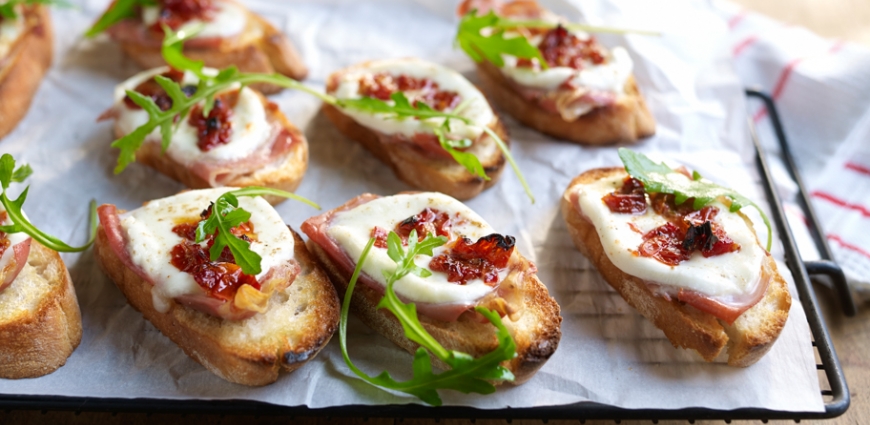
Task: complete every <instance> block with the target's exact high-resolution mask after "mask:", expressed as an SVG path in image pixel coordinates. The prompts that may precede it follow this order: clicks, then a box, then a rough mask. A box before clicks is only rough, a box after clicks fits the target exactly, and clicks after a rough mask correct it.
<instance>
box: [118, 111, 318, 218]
mask: <svg viewBox="0 0 870 425" xmlns="http://www.w3.org/2000/svg"><path fill="white" fill-rule="evenodd" d="M259 97H260V100H261V101H262V102H263V107H264V108H266V114H267V115H266V119H267V120H268V122H270V123H273V122H277V123H279V124H280V125H281V126H282V127H284V128H285V129H286V130H287V131H288V132H289V133H290V134H291V135H292V136H293V145H292V146H291V147H290V151H289V152H288V153H287V155H286V156H285V157H284V159H282V160H281V163H280V164H272V165H271V166H268V167H265V168H262V169H260V170H257V171H255V172H253V173H249V174H245V175H242V176H239V177H237V178H235V179H233V180H231V181H229V182H227V183H226V184H225V186H230V187H248V186H264V187H270V188H274V189H280V190H284V191H287V192H293V191H295V190H296V188H298V187H299V184H300V183H301V182H302V177H303V176H304V175H305V171H306V170H307V169H308V141H307V140H306V139H305V136H304V135H303V134H302V132H301V131H300V130H299V129H298V128H296V126H294V125H293V124H292V123H290V121H289V120H288V119H287V117H286V116H284V114H283V113H281V111H280V110H278V109H277V108H271V107H269V106H268V105H269V101H268V100H266V98H265V97H263V96H262V95H259ZM114 132H115V137H116V138H121V137H123V136H125V134H124V133H123V132H122V131H121V129H120V126H119V125H118V123H117V122H116V123H115V129H114ZM136 161H138V162H141V163H142V164H145V165H147V166H149V167H151V168H154V169H155V170H157V171H159V172H161V173H163V174H165V175H166V176H168V177H169V178H171V179H173V180H176V181H178V182H180V183H182V184H183V185H185V186H187V187H189V188H191V189H207V188H210V187H211V186H210V185H209V183H208V182H207V181H206V180H205V179H203V178H202V177H200V176H198V175H196V174H195V173H193V171H192V170H191V169H190V168H188V167H185V166H184V165H183V164H181V163H179V162H177V161H175V160H173V159H172V158H171V157H170V156H169V155H166V154H164V153H163V151H162V150H161V146H160V143H152V142H146V143H144V144H143V145H142V147H141V148H139V150H138V151H136ZM263 199H265V200H266V201H268V202H269V203H270V204H272V205H277V204H279V203H281V202H284V201H286V200H287V198H283V197H280V196H274V195H265V196H263Z"/></svg>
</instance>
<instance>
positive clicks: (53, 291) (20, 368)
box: [0, 241, 82, 379]
mask: <svg viewBox="0 0 870 425" xmlns="http://www.w3.org/2000/svg"><path fill="white" fill-rule="evenodd" d="M81 340H82V318H81V313H80V312H79V303H78V301H77V299H76V293H75V289H74V288H73V285H72V280H70V276H69V272H68V271H67V269H66V266H65V265H64V263H63V260H61V258H60V255H58V253H57V252H55V251H53V250H51V249H48V248H46V247H45V246H43V245H42V244H40V243H39V242H37V241H31V243H30V255H29V256H28V257H27V264H26V265H25V266H24V268H23V269H22V270H21V272H20V273H19V274H18V276H17V277H16V278H15V280H14V281H13V282H12V284H11V285H9V286H8V287H7V288H6V289H4V290H3V291H2V292H0V341H2V344H0V378H6V379H21V378H35V377H38V376H43V375H47V374H49V373H51V372H54V371H55V370H57V368H59V367H61V366H63V365H64V364H65V363H66V360H67V358H68V357H69V356H70V355H71V354H72V352H73V350H75V349H76V347H78V345H79V342H81Z"/></svg>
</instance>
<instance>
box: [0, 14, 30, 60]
mask: <svg viewBox="0 0 870 425" xmlns="http://www.w3.org/2000/svg"><path fill="white" fill-rule="evenodd" d="M23 12H24V8H23V7H21V5H17V6H16V7H15V13H16V16H15V18H12V19H9V18H0V59H3V58H5V57H6V55H8V54H9V50H10V49H12V45H14V44H15V41H16V40H18V37H21V34H22V33H23V32H24V27H25V22H24V13H23Z"/></svg>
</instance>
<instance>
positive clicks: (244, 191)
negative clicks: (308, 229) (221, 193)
mask: <svg viewBox="0 0 870 425" xmlns="http://www.w3.org/2000/svg"><path fill="white" fill-rule="evenodd" d="M231 193H232V194H233V195H236V196H262V195H275V196H281V197H284V198H288V199H293V200H295V201H299V202H302V203H303V204H306V205H309V206H312V207H314V208H317V209H318V210H319V209H320V205H318V204H316V203H315V202H314V201H311V200H309V199H308V198H305V197H303V196H299V195H297V194H295V193H293V192H287V191H284V190H281V189H273V188H271V187H262V186H248V187H243V188H241V189H237V190H234V191H232V192H231Z"/></svg>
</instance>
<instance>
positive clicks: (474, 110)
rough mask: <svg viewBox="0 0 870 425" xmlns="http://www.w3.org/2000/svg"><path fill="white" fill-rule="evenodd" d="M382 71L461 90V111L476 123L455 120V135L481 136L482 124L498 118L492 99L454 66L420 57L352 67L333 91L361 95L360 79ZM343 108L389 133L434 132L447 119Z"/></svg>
mask: <svg viewBox="0 0 870 425" xmlns="http://www.w3.org/2000/svg"><path fill="white" fill-rule="evenodd" d="M378 73H387V74H390V75H393V76H399V75H407V76H409V77H414V78H428V79H430V80H432V81H434V82H435V83H437V84H438V88H439V89H440V90H444V91H454V92H456V93H458V94H459V96H460V99H461V100H460V104H461V105H463V106H462V109H461V110H460V111H459V115H461V116H463V117H466V118H468V119H470V120H471V122H472V123H473V124H472V125H471V126H469V125H467V124H465V123H463V122H459V121H457V120H451V122H450V127H451V131H450V136H451V138H456V139H460V138H469V139H471V140H474V139H477V138H478V137H479V136H480V134H481V133H482V132H483V130H481V127H485V126H488V125H489V124H490V123H491V122H492V121H493V120H494V119H495V114H494V113H493V111H492V107H491V106H490V105H489V102H487V101H486V97H484V96H483V93H481V92H480V90H478V89H477V87H475V86H474V84H471V82H469V81H468V80H467V79H465V77H463V76H462V75H461V74H459V73H458V72H456V71H453V70H452V69H449V68H446V67H444V66H441V65H438V64H435V63H431V62H426V61H423V60H420V59H413V58H405V59H386V60H378V61H371V62H365V63H363V64H360V65H356V66H353V67H350V68H348V69H346V70H345V72H344V73H343V74H342V76H341V79H340V80H339V83H338V86H337V87H336V89H335V90H334V91H332V92H330V94H332V95H333V96H335V97H337V98H339V99H358V98H360V97H362V95H360V92H359V90H360V87H359V86H360V84H359V82H360V79H361V78H362V77H363V76H365V75H371V74H378ZM390 102H392V101H390ZM343 112H344V113H345V114H346V115H348V116H350V117H351V118H353V119H354V120H355V121H356V122H358V123H360V124H362V125H364V126H366V127H369V128H373V129H375V130H378V131H380V132H382V133H385V134H402V135H405V136H409V137H410V136H413V135H414V134H415V133H428V134H431V133H432V128H433V127H437V126H439V125H441V124H442V123H443V122H444V120H443V119H442V118H430V119H428V120H417V119H395V118H392V117H385V116H384V115H383V114H369V113H365V112H360V111H356V110H354V109H344V110H343ZM445 112H450V111H449V110H448V111H445Z"/></svg>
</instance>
